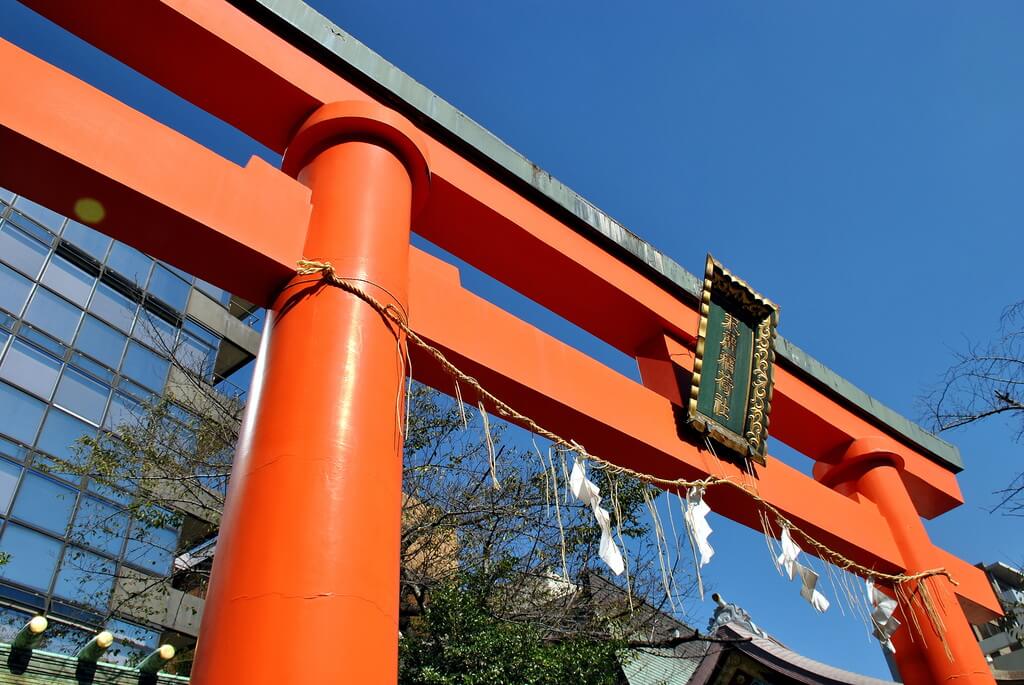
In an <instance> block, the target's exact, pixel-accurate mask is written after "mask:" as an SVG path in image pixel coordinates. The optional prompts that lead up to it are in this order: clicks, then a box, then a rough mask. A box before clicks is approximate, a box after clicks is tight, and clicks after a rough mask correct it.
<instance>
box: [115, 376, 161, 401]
mask: <svg viewBox="0 0 1024 685" xmlns="http://www.w3.org/2000/svg"><path fill="white" fill-rule="evenodd" d="M117 387H118V389H120V390H122V391H123V392H126V393H128V394H130V395H131V396H132V397H134V398H136V399H138V400H140V401H141V402H142V403H144V404H156V403H157V402H158V401H159V400H160V396H159V395H157V394H156V393H154V392H153V391H152V390H146V389H145V388H144V387H142V386H141V385H139V384H138V383H135V382H133V381H130V380H128V379H127V378H121V380H120V381H119V382H118V384H117Z"/></svg>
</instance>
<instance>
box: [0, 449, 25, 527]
mask: <svg viewBox="0 0 1024 685" xmlns="http://www.w3.org/2000/svg"><path fill="white" fill-rule="evenodd" d="M20 477H21V467H20V466H18V465H17V464H14V463H12V462H9V461H7V460H6V459H0V516H6V515H7V507H9V506H11V499H12V498H13V497H14V489H15V488H16V487H18V478H20Z"/></svg>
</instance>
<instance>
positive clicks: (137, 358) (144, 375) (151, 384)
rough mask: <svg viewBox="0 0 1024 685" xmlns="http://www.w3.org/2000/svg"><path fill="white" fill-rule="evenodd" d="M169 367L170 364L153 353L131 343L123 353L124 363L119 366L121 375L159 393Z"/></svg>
mask: <svg viewBox="0 0 1024 685" xmlns="http://www.w3.org/2000/svg"><path fill="white" fill-rule="evenodd" d="M170 366H171V365H170V362H168V361H167V360H166V359H163V358H162V357H160V356H158V355H157V354H156V353H155V352H151V351H149V350H147V349H146V348H145V347H143V346H142V345H139V344H138V343H135V342H132V343H129V344H128V351H127V352H125V355H124V362H123V363H122V364H121V373H123V374H125V375H127V376H129V377H131V378H132V379H133V380H136V381H138V382H139V383H141V384H142V385H145V386H146V387H148V388H151V389H153V390H156V391H160V390H163V387H164V381H166V380H167V371H168V369H169V368H170Z"/></svg>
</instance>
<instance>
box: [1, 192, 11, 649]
mask: <svg viewBox="0 0 1024 685" xmlns="http://www.w3.org/2000/svg"><path fill="white" fill-rule="evenodd" d="M0 202H6V203H7V204H11V203H12V202H14V193H12V192H11V191H9V190H7V188H0ZM3 642H10V640H3Z"/></svg>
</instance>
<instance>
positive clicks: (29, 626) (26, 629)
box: [11, 616, 50, 649]
mask: <svg viewBox="0 0 1024 685" xmlns="http://www.w3.org/2000/svg"><path fill="white" fill-rule="evenodd" d="M49 625H50V622H49V621H47V620H46V617H45V616H33V617H32V618H31V619H29V622H28V623H26V624H25V625H24V626H23V627H22V629H21V630H19V631H18V634H17V635H15V636H14V640H13V641H12V642H11V647H14V648H15V649H34V648H35V646H36V645H38V644H39V641H40V640H42V639H43V632H44V631H45V630H46V628H47V626H49Z"/></svg>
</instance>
